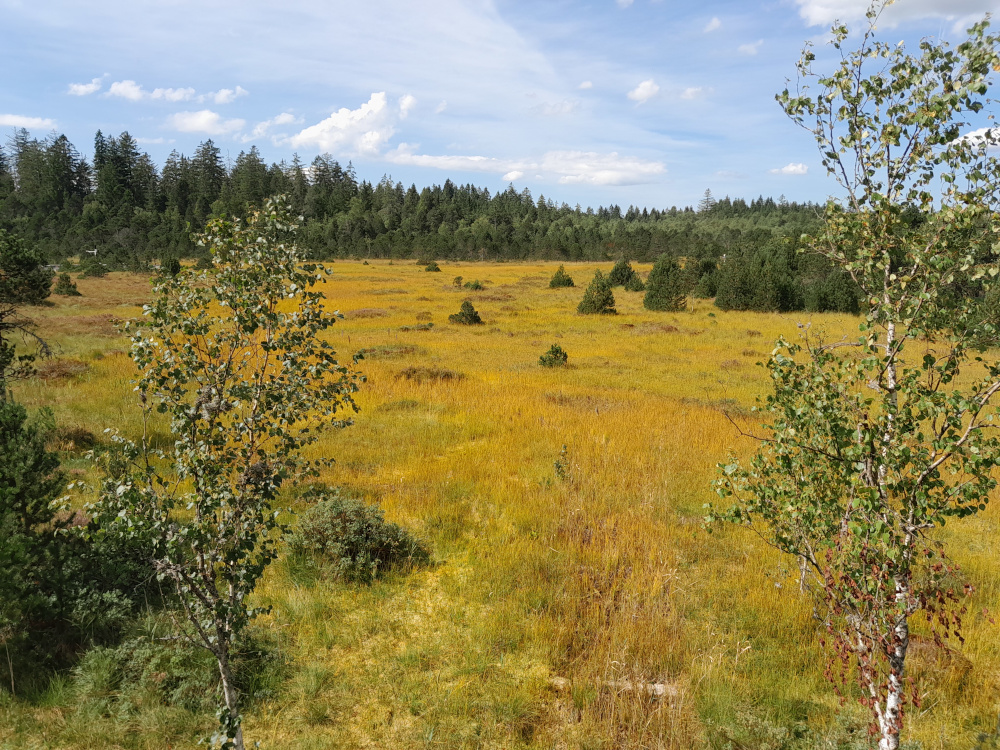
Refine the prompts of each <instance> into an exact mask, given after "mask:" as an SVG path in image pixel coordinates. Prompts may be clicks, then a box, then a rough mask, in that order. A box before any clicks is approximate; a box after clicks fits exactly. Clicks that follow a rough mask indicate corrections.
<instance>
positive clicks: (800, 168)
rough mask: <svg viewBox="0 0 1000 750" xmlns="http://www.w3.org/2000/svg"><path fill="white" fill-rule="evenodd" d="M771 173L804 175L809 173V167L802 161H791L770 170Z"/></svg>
mask: <svg viewBox="0 0 1000 750" xmlns="http://www.w3.org/2000/svg"><path fill="white" fill-rule="evenodd" d="M770 172H771V174H785V175H804V174H808V173H809V167H807V166H806V165H805V164H803V163H802V162H794V161H793V162H791V163H790V164H786V165H785V166H783V167H781V168H780V169H772V170H770Z"/></svg>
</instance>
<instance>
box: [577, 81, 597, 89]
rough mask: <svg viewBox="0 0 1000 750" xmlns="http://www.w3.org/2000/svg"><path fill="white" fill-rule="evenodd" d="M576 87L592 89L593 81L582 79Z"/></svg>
mask: <svg viewBox="0 0 1000 750" xmlns="http://www.w3.org/2000/svg"><path fill="white" fill-rule="evenodd" d="M577 88H578V89H592V88H594V83H593V81H584V82H583V83H581V84H580V85H579V86H577Z"/></svg>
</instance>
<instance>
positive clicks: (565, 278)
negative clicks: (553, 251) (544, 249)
mask: <svg viewBox="0 0 1000 750" xmlns="http://www.w3.org/2000/svg"><path fill="white" fill-rule="evenodd" d="M564 286H576V284H574V283H573V279H572V278H571V277H570V275H569V274H568V273H566V268H565V267H564V266H559V268H557V269H556V272H555V273H554V274H552V278H551V279H549V289H558V288H559V287H564Z"/></svg>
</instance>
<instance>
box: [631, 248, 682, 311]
mask: <svg viewBox="0 0 1000 750" xmlns="http://www.w3.org/2000/svg"><path fill="white" fill-rule="evenodd" d="M686 298H687V295H686V294H685V292H684V278H683V275H682V272H681V267H680V266H679V265H678V264H677V261H676V260H674V259H673V258H672V257H671V256H669V255H667V254H665V253H664V254H663V255H661V256H660V257H659V258H657V259H656V262H655V263H654V264H653V270H652V271H650V272H649V278H648V279H646V296H645V297H643V299H642V306H643V307H645V308H646V309H647V310H661V311H678V310H683V309H684V308H685V307H686V306H687V299H686Z"/></svg>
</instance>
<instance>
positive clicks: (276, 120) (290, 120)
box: [241, 112, 302, 143]
mask: <svg viewBox="0 0 1000 750" xmlns="http://www.w3.org/2000/svg"><path fill="white" fill-rule="evenodd" d="M301 122H302V119H301V118H299V117H296V116H295V115H293V114H290V113H288V112H282V113H281V114H280V115H278V116H277V117H272V118H271V119H270V120H263V121H262V122H258V123H257V124H256V125H254V127H253V130H252V131H251V132H250V134H249V135H245V136H243V138H242V139H241V140H242V141H243V142H244V143H247V142H249V141H253V140H256V139H257V138H263V137H264V136H265V135H267V134H268V133H270V132H271V129H272V128H274V127H279V126H281V125H293V124H295V123H301ZM285 137H286V138H287V136H285ZM275 139H276V140H279V141H280V140H281V139H280V138H278V137H276V138H275Z"/></svg>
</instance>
